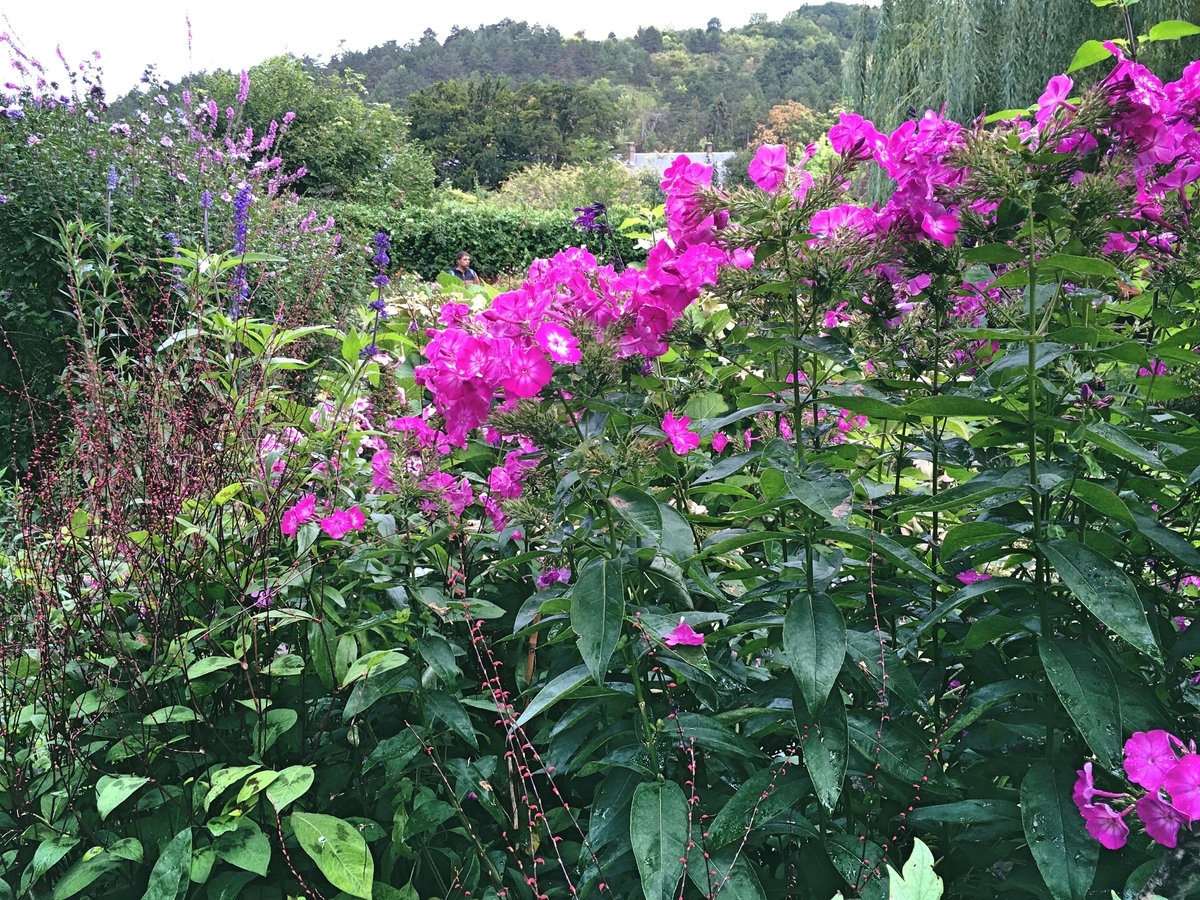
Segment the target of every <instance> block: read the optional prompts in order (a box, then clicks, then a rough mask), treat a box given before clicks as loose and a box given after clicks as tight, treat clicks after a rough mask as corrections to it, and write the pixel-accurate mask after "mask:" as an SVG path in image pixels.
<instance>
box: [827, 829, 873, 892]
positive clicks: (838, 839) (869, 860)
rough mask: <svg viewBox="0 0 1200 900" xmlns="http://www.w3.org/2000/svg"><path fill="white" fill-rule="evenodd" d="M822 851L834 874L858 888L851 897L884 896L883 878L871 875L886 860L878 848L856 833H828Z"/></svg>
mask: <svg viewBox="0 0 1200 900" xmlns="http://www.w3.org/2000/svg"><path fill="white" fill-rule="evenodd" d="M825 852H826V854H828V856H829V861H830V862H831V863H833V867H834V868H835V869H837V872H838V874H839V875H841V876H842V877H843V878H844V879H846V881H847V882H848V883H849V884H851V885H854V886H855V887H856V888H858V890H856V891H855V892H854V896H856V897H858V898H860V900H884V898H885V897H886V896H887V891H886V889H885V887H884V880H883V879H882V878H880V877H879V876H877V875H874V874H873V873H874V872H876V871H881V870H883V868H884V864H885V863H886V862H887V855H886V854H885V853H884V852H883V848H882V847H880V846H879V845H878V844H876V843H875V842H874V841H869V840H868V841H864V840H863V839H862V838H860V837H859V836H858V835H856V834H831V835H829V837H828V838H826V840H825Z"/></svg>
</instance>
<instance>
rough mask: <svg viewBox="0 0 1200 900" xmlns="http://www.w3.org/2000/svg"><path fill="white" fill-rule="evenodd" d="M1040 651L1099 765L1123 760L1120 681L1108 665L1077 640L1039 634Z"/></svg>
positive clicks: (1113, 765) (1114, 767)
mask: <svg viewBox="0 0 1200 900" xmlns="http://www.w3.org/2000/svg"><path fill="white" fill-rule="evenodd" d="M1038 655H1039V656H1040V657H1041V658H1042V665H1043V666H1044V667H1045V669H1046V675H1047V676H1048V677H1049V678H1050V684H1052V685H1053V686H1054V691H1055V693H1056V694H1058V699H1059V700H1061V701H1062V705H1063V706H1064V707H1066V710H1067V713H1068V715H1070V717H1071V721H1073V722H1074V723H1075V725H1076V726H1077V727H1078V728H1079V733H1080V734H1082V735H1083V739H1084V740H1085V741H1087V745H1088V746H1089V747H1091V748H1092V752H1093V753H1095V754H1096V759H1098V760H1099V761H1100V765H1102V766H1104V768H1106V769H1108V770H1109V771H1110V772H1111V771H1116V770H1117V769H1118V768H1119V767H1120V764H1121V754H1122V749H1121V719H1120V709H1119V707H1118V702H1117V685H1116V682H1114V681H1113V677H1112V673H1111V672H1109V670H1108V667H1107V666H1105V665H1103V664H1102V663H1099V662H1098V661H1097V660H1096V659H1095V657H1094V656H1093V655H1092V653H1091V651H1089V650H1088V649H1087V648H1086V647H1085V646H1083V645H1082V644H1080V643H1079V642H1078V641H1072V640H1067V639H1065V638H1059V639H1057V640H1047V639H1046V638H1044V637H1042V638H1038Z"/></svg>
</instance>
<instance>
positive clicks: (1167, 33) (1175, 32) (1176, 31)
mask: <svg viewBox="0 0 1200 900" xmlns="http://www.w3.org/2000/svg"><path fill="white" fill-rule="evenodd" d="M1193 34H1200V27H1198V26H1196V25H1193V24H1192V23H1191V22H1185V21H1183V20H1182V19H1168V20H1167V21H1165V22H1159V23H1158V24H1157V25H1151V26H1150V34H1149V35H1148V40H1151V41H1177V40H1179V39H1180V38H1185V37H1191V36H1192V35H1193Z"/></svg>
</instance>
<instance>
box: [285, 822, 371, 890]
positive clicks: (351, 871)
mask: <svg viewBox="0 0 1200 900" xmlns="http://www.w3.org/2000/svg"><path fill="white" fill-rule="evenodd" d="M292 828H293V829H295V832H296V841H297V842H298V843H299V844H300V847H301V849H303V850H304V852H305V853H307V854H308V855H309V856H310V857H311V858H312V861H313V862H315V863H316V864H317V868H318V869H320V870H321V874H322V875H324V876H325V877H326V878H327V879H329V883H330V884H332V885H333V886H334V887H336V888H339V889H341V890H343V891H345V892H346V893H347V894H349V895H350V896H352V897H362V898H363V900H371V882H372V881H373V880H374V879H375V860H374V859H372V857H371V852H370V850H368V849H367V842H366V841H365V840H363V836H362V835H361V834H359V833H358V830H357V829H355V828H354V827H353V826H352V825H350V824H349V823H348V822H343V821H342V820H341V819H337V818H334V817H333V816H323V815H318V814H317V813H292Z"/></svg>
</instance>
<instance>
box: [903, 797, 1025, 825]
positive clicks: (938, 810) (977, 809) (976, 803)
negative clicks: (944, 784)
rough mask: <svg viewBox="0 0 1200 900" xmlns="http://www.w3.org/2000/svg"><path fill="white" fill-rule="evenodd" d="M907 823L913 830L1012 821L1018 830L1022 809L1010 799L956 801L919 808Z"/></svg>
mask: <svg viewBox="0 0 1200 900" xmlns="http://www.w3.org/2000/svg"><path fill="white" fill-rule="evenodd" d="M908 822H909V824H910V825H912V826H913V827H915V828H928V827H931V826H934V825H959V826H965V825H983V824H991V823H994V822H1012V826H1013V828H1014V829H1019V828H1020V827H1021V807H1020V806H1019V805H1018V804H1016V803H1013V802H1012V801H1011V800H959V801H958V802H956V803H937V804H935V805H933V806H921V807H918V808H917V809H914V810H913V811H912V812H910V813H909V814H908Z"/></svg>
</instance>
